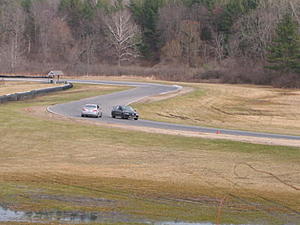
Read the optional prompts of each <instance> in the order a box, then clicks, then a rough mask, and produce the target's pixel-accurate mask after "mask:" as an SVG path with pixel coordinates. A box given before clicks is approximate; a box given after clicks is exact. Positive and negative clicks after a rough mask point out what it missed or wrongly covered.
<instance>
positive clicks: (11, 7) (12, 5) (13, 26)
mask: <svg viewBox="0 0 300 225" xmlns="http://www.w3.org/2000/svg"><path fill="white" fill-rule="evenodd" d="M2 7H3V8H1V9H0V14H1V43H0V49H1V53H0V54H1V58H0V60H1V61H2V63H1V64H2V65H9V70H10V71H11V72H14V71H15V69H16V67H17V66H18V64H19V63H20V62H21V61H22V55H23V32H24V28H25V24H24V20H25V14H24V11H23V10H22V8H21V6H20V5H19V4H17V3H16V2H6V4H5V3H4V5H2Z"/></svg>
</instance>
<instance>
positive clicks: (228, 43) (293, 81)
mask: <svg viewBox="0 0 300 225" xmlns="http://www.w3.org/2000/svg"><path fill="white" fill-rule="evenodd" d="M299 18H300V2H299V1H297V0H130V1H122V0H115V1H108V0H1V1H0V71H1V72H3V73H20V72H22V73H23V72H24V73H25V72H31V73H45V72H46V71H48V70H51V69H61V70H64V71H66V73H69V74H105V75H116V74H130V75H132V74H135V75H151V76H157V77H159V78H163V79H169V80H185V81H193V80H203V79H206V80H216V79H217V80H218V81H220V82H229V83H255V84H273V85H275V86H279V87H299V86H300V74H299V73H300V69H299V68H300V47H299V46H300V44H299V40H300V38H299V37H300V19H299Z"/></svg>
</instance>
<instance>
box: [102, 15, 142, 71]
mask: <svg viewBox="0 0 300 225" xmlns="http://www.w3.org/2000/svg"><path fill="white" fill-rule="evenodd" d="M105 21H106V26H107V30H108V32H107V41H108V43H109V45H110V47H111V48H110V49H111V50H112V51H113V54H114V55H115V57H116V58H117V62H118V66H121V63H122V62H123V61H129V60H131V59H133V58H136V57H138V56H139V52H138V49H137V44H138V42H139V41H138V36H139V34H140V31H139V29H138V26H137V25H136V24H135V23H134V21H133V19H132V17H131V14H130V12H129V11H128V10H127V9H123V10H120V11H117V12H115V13H113V14H112V15H110V16H107V17H106V20H105Z"/></svg>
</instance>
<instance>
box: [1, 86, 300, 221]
mask: <svg viewBox="0 0 300 225" xmlns="http://www.w3.org/2000/svg"><path fill="white" fill-rule="evenodd" d="M118 90H124V87H112V86H109V87H108V86H100V85H97V86H96V85H75V87H74V88H73V89H71V90H68V91H64V92H59V93H56V94H51V95H49V96H43V97H39V98H36V99H33V100H28V101H25V102H14V103H8V104H2V105H0V124H1V126H0V138H1V139H0V140H1V145H0V205H4V206H8V207H9V208H12V209H19V210H25V211H31V210H34V211H53V210H62V211H101V212H114V213H121V214H125V215H131V216H134V217H137V218H143V219H145V218H146V219H154V220H161V221H174V220H182V221H200V222H201V221H204V222H205V221H211V222H215V223H218V222H220V223H249V222H253V223H254V222H255V223H258V224H260V223H262V222H263V223H265V224H283V223H287V222H291V223H293V222H295V221H297V220H298V219H299V212H300V200H299V199H300V193H299V186H300V176H299V171H300V152H299V150H300V149H299V148H292V147H278V146H265V145H255V144H247V143H239V142H233V141H223V140H205V139H201V138H192V137H182V136H173V135H160V134H150V133H144V132H136V131H128V130H125V129H116V128H109V127H107V126H104V125H93V124H90V123H89V124H87V123H84V122H82V120H81V119H78V120H74V119H64V118H60V117H59V118H58V117H55V116H51V115H48V114H47V113H45V112H44V109H45V107H46V106H48V105H51V104H56V103H61V102H65V101H71V100H76V99H80V98H83V97H89V96H95V95H100V94H106V93H110V92H113V91H118ZM194 94H195V93H194ZM168 101H170V100H168ZM96 120H97V119H96ZM133 122H134V121H133ZM95 199H100V200H101V199H102V200H101V201H100V200H99V201H96V200H95ZM106 200H107V201H106ZM95 201H96V202H95Z"/></svg>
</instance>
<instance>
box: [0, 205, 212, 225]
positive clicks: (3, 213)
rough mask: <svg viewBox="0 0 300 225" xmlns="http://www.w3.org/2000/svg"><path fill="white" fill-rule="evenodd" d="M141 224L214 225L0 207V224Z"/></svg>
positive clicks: (107, 214)
mask: <svg viewBox="0 0 300 225" xmlns="http://www.w3.org/2000/svg"><path fill="white" fill-rule="evenodd" d="M47 221H52V222H54V221H56V222H59V221H60V222H68V223H72V224H79V223H80V224H81V223H92V222H98V223H99V222H101V223H143V224H149V225H214V223H210V222H194V223H192V222H180V221H160V222H157V221H151V220H146V219H139V218H134V217H132V216H128V215H124V214H120V213H105V212H104V213H99V212H86V213H84V212H63V211H55V212H22V211H13V210H10V209H8V208H5V207H1V206H0V222H47Z"/></svg>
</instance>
